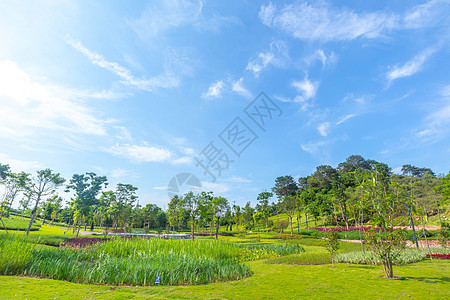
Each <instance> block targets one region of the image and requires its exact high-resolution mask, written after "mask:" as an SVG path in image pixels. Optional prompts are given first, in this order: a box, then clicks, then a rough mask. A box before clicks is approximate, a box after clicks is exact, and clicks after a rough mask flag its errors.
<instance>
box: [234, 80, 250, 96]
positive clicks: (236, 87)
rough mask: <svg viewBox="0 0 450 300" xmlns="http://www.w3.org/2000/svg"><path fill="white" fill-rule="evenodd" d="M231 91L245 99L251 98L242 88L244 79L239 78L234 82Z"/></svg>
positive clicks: (243, 87)
mask: <svg viewBox="0 0 450 300" xmlns="http://www.w3.org/2000/svg"><path fill="white" fill-rule="evenodd" d="M232 90H233V92H235V93H237V94H239V95H241V96H244V97H246V98H251V97H252V94H251V93H250V92H249V91H248V90H247V89H246V88H245V86H244V78H243V77H241V78H239V80H236V81H234V82H233V83H232Z"/></svg>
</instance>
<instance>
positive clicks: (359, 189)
mask: <svg viewBox="0 0 450 300" xmlns="http://www.w3.org/2000/svg"><path fill="white" fill-rule="evenodd" d="M0 183H1V184H2V185H3V186H4V193H3V196H2V198H1V200H2V201H1V213H2V215H5V214H8V213H9V212H11V211H12V210H13V209H12V204H13V202H14V201H15V200H16V199H18V198H20V196H22V197H21V198H20V199H19V209H18V211H17V212H18V213H20V214H28V215H29V216H30V217H31V219H30V226H29V228H28V231H29V230H30V228H31V224H32V222H33V220H34V219H35V218H36V217H37V216H38V215H39V216H40V217H41V218H42V219H43V220H44V222H45V220H48V221H50V222H63V223H66V224H69V225H72V226H73V228H78V229H77V230H78V231H77V232H79V230H80V228H81V227H82V226H83V225H84V224H90V225H91V227H93V226H94V225H96V226H100V227H112V228H116V229H117V228H121V229H125V230H131V228H144V229H146V230H147V231H148V230H150V229H158V230H163V229H169V228H170V229H172V230H173V231H183V230H187V229H188V228H189V230H190V231H191V232H192V235H194V232H195V229H197V231H204V232H208V233H209V234H211V235H212V234H215V235H216V238H217V235H218V232H219V228H220V227H221V226H223V227H225V229H226V230H229V231H232V230H233V227H234V228H235V229H236V230H238V231H239V230H256V229H260V230H261V229H262V230H265V231H269V230H270V231H282V230H284V229H285V228H286V227H289V229H290V233H291V234H293V222H294V221H295V220H297V222H300V221H301V222H302V223H304V224H305V225H306V227H307V228H308V227H309V226H310V224H311V222H312V220H314V222H315V220H317V219H322V220H323V221H324V222H326V223H327V224H328V225H339V226H345V227H347V228H348V227H349V226H362V225H363V224H365V223H366V222H368V221H374V220H375V219H377V214H378V212H379V211H383V209H386V207H385V206H386V205H387V206H389V207H390V208H389V209H390V211H391V215H390V216H389V217H388V219H389V220H388V221H389V222H390V223H391V225H393V224H394V223H395V224H396V225H414V221H415V222H417V221H420V222H421V223H422V224H424V223H426V222H427V218H428V217H430V216H434V215H438V217H439V219H440V220H441V221H442V219H441V214H442V211H443V209H444V208H445V207H444V206H445V205H444V204H445V203H446V201H448V199H449V198H450V173H449V174H447V175H446V176H442V175H439V176H436V174H434V172H433V171H432V170H431V169H429V168H421V167H415V166H412V165H409V164H408V165H404V166H403V167H402V170H401V174H393V172H392V169H391V168H390V167H389V166H388V165H387V164H385V163H380V162H377V161H374V160H370V159H369V160H366V159H364V158H363V157H362V156H360V155H352V156H350V157H348V158H347V159H346V160H345V161H344V162H342V163H339V164H338V165H337V167H336V168H334V167H332V166H329V165H321V166H318V167H317V168H316V170H315V171H314V172H313V173H312V174H311V175H308V176H305V177H300V178H298V179H294V177H293V176H291V175H285V176H279V177H277V178H276V179H275V182H274V186H273V187H271V188H269V190H270V191H267V190H266V191H264V192H261V193H259V194H258V195H255V200H256V205H255V206H252V205H251V201H248V202H247V203H246V204H245V205H244V206H242V207H240V206H239V205H236V204H235V203H233V204H231V203H230V202H229V201H228V200H227V199H226V198H224V197H221V196H215V195H214V194H213V193H212V192H200V193H194V192H192V191H191V192H188V193H186V194H184V195H176V196H174V197H173V198H172V199H170V202H169V204H168V209H167V210H166V211H163V210H162V209H161V208H159V207H158V206H157V205H155V204H147V205H146V206H140V205H139V203H138V197H137V195H136V191H137V189H138V188H137V187H135V186H133V185H131V184H122V183H119V184H118V185H117V186H116V189H115V190H107V187H108V182H107V178H106V177H105V176H98V175H96V174H95V173H85V174H74V175H73V176H72V178H71V179H70V180H68V181H67V180H66V179H64V178H63V177H62V176H61V175H60V174H59V173H56V172H54V171H52V170H50V169H45V170H40V171H37V172H36V174H35V175H34V176H32V175H31V174H28V173H25V172H20V173H13V172H11V170H10V168H9V166H8V165H3V164H0ZM61 188H63V189H64V190H65V191H66V192H71V193H73V197H72V198H71V199H70V201H69V202H68V203H67V205H66V206H64V207H63V202H64V201H63V198H62V197H61V196H60V195H59V194H58V193H57V190H58V189H61ZM381 199H382V200H383V201H381ZM383 205H384V206H383ZM281 213H284V214H286V216H287V220H288V221H286V219H281V220H278V221H277V222H273V220H272V219H271V218H270V217H271V216H274V215H279V214H281ZM402 217H406V218H405V219H404V220H403V221H400V220H401V219H402ZM302 219H303V220H302ZM402 222H403V223H402Z"/></svg>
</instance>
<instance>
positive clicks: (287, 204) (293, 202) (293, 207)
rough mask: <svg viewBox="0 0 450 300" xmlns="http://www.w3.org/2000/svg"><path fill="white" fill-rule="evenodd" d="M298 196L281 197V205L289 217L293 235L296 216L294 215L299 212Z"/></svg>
mask: <svg viewBox="0 0 450 300" xmlns="http://www.w3.org/2000/svg"><path fill="white" fill-rule="evenodd" d="M297 201H298V200H297V196H284V198H282V199H281V201H280V202H279V203H280V206H281V209H282V211H283V212H284V213H286V215H287V216H288V218H289V223H290V225H291V235H292V234H294V229H293V227H292V219H293V218H294V215H295V214H296V212H297V207H298V205H297Z"/></svg>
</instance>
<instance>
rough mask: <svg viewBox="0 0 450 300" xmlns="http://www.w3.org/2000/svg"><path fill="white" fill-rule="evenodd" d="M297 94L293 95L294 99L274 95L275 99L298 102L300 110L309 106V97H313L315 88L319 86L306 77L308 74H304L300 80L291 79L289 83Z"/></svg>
mask: <svg viewBox="0 0 450 300" xmlns="http://www.w3.org/2000/svg"><path fill="white" fill-rule="evenodd" d="M291 85H292V86H293V87H294V88H295V89H296V90H297V92H298V93H300V94H299V95H297V96H295V98H294V99H290V98H286V97H275V98H276V99H277V100H279V101H281V102H295V103H300V104H301V107H302V110H306V109H307V108H308V107H309V106H311V104H312V103H311V101H310V100H311V99H312V98H314V97H315V95H316V92H317V89H318V88H319V83H318V82H313V81H310V80H309V79H308V75H305V78H304V79H303V80H301V81H293V82H292V84H291Z"/></svg>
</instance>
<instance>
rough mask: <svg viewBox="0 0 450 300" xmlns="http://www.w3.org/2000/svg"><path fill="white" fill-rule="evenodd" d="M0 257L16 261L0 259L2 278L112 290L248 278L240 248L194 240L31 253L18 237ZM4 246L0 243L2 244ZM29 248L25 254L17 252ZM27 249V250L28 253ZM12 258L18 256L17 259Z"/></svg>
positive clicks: (7, 242) (144, 241) (132, 242)
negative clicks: (34, 278)
mask: <svg viewBox="0 0 450 300" xmlns="http://www.w3.org/2000/svg"><path fill="white" fill-rule="evenodd" d="M4 240H5V242H4V243H3V244H1V249H0V250H1V251H2V253H3V251H4V248H5V247H8V248H9V249H10V250H8V254H7V255H6V257H10V258H14V260H16V261H17V263H16V264H14V265H13V266H12V265H11V264H8V262H7V260H6V259H4V257H3V256H2V260H1V265H0V271H2V270H6V271H4V272H3V274H17V275H19V274H23V275H31V276H39V277H46V278H52V279H59V280H67V281H72V282H78V283H96V284H113V285H142V286H147V285H154V284H155V279H156V277H157V276H161V281H160V284H162V285H184V284H205V283H210V282H218V281H226V280H236V279H240V278H244V277H247V276H249V275H251V271H250V269H249V267H248V266H247V265H246V264H243V263H241V262H240V261H239V251H240V248H239V247H238V246H236V245H235V244H232V243H227V242H222V241H214V240H197V241H195V242H191V241H185V240H162V239H133V240H130V239H113V240H111V241H108V242H105V243H101V244H96V245H92V246H89V247H84V248H64V247H63V248H53V249H52V248H46V249H40V250H36V249H33V248H32V245H33V244H30V243H27V241H26V240H22V239H21V237H19V236H11V237H9V238H7V239H6V238H4ZM2 241H3V240H2ZM23 244H28V245H31V246H27V247H28V248H26V249H28V250H27V251H26V252H25V253H24V254H20V253H21V252H20V251H19V248H21V247H23ZM30 247H31V248H30ZM16 253H19V256H18V257H17V259H16Z"/></svg>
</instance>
